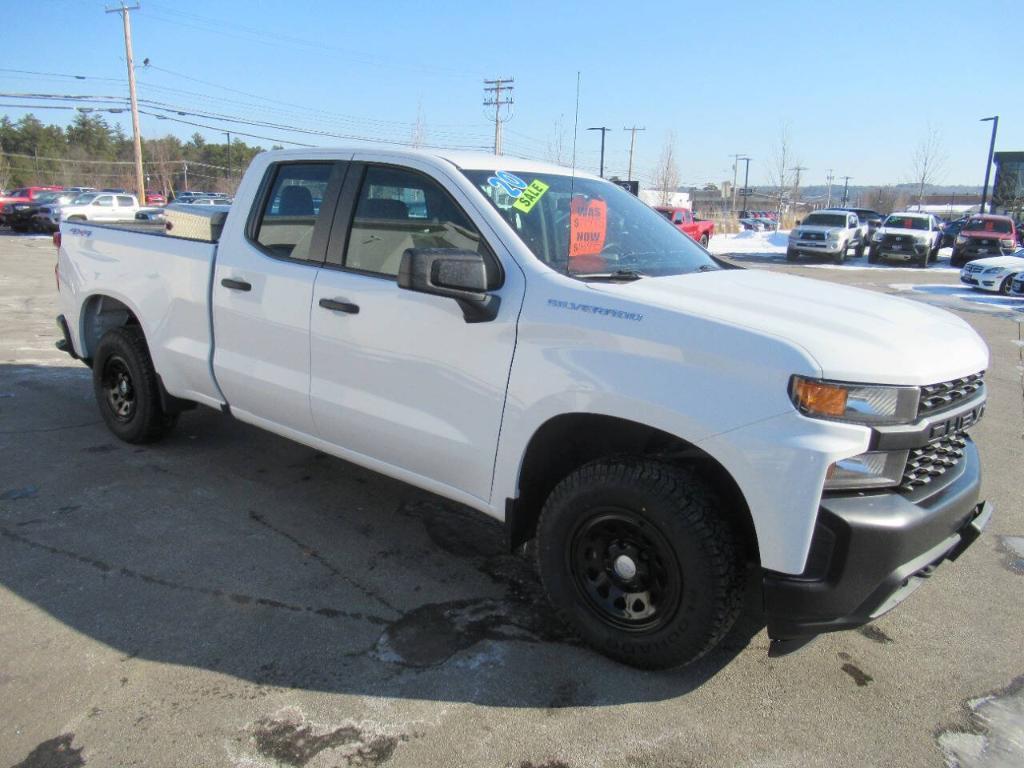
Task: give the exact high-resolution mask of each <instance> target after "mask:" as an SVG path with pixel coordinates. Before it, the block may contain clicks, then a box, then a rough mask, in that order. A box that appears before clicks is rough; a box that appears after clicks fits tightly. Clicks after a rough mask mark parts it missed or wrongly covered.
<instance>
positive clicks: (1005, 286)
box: [999, 275, 1013, 296]
mask: <svg viewBox="0 0 1024 768" xmlns="http://www.w3.org/2000/svg"><path fill="white" fill-rule="evenodd" d="M1012 286H1013V275H1008V276H1007V277H1006V279H1005V280H1003V282H1001V283H1000V284H999V293H1001V294H1002V295H1003V296H1009V295H1010V289H1011V287H1012Z"/></svg>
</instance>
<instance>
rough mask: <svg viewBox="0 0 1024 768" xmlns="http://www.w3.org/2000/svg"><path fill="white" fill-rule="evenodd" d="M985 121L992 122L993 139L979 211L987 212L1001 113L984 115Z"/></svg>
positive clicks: (990, 145) (983, 119) (993, 193)
mask: <svg viewBox="0 0 1024 768" xmlns="http://www.w3.org/2000/svg"><path fill="white" fill-rule="evenodd" d="M981 122H983V123H988V122H991V123H992V140H991V141H990V142H989V145H988V162H987V163H986V164H985V186H984V187H982V188H981V208H980V209H979V210H978V213H984V212H985V198H986V197H988V172H989V171H990V170H992V154H993V153H994V152H995V150H996V131H998V130H999V115H995V116H994V117H983V118H982V119H981ZM992 197H995V190H992Z"/></svg>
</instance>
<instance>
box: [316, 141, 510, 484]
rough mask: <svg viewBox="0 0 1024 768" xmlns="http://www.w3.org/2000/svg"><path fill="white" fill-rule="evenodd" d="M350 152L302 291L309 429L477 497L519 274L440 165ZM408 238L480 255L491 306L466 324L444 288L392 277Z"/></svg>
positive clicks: (494, 434) (493, 430)
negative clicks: (327, 236)
mask: <svg viewBox="0 0 1024 768" xmlns="http://www.w3.org/2000/svg"><path fill="white" fill-rule="evenodd" d="M363 157H366V158H367V162H365V163H359V162H354V163H353V166H352V169H351V170H350V171H349V174H348V180H347V182H346V185H345V190H344V192H343V193H342V197H341V202H340V203H339V206H338V214H337V216H336V218H335V226H334V230H333V232H332V234H331V240H330V247H329V250H328V254H327V261H326V263H325V264H324V267H323V269H322V270H321V271H320V275H319V276H318V278H317V282H316V287H315V289H314V292H313V307H312V315H311V319H310V326H311V334H310V349H311V355H312V360H311V366H312V373H311V381H310V399H311V403H312V409H313V418H314V421H315V423H316V427H317V430H318V433H319V435H320V437H321V438H323V439H324V440H326V441H328V442H330V443H333V444H334V445H335V446H337V447H338V448H339V449H340V450H339V453H341V454H342V455H347V456H348V457H349V458H351V459H352V460H354V461H358V462H360V463H362V464H364V465H367V466H370V467H372V468H374V469H379V470H383V471H389V472H390V473H391V474H393V475H397V476H399V477H403V478H404V479H407V480H410V481H412V482H417V483H418V484H420V485H424V486H426V487H433V488H435V489H437V490H445V491H446V492H447V493H449V494H451V493H452V491H453V490H454V491H459V492H462V493H464V494H467V495H469V496H472V497H474V498H476V499H480V500H483V501H487V500H488V499H489V497H490V489H491V478H492V475H493V468H494V456H495V450H496V448H497V442H498V429H499V427H500V426H501V416H502V408H503V406H504V402H505V388H506V384H507V382H508V374H509V368H510V366H511V364H512V352H513V349H514V346H515V334H516V318H517V315H518V312H519V307H520V305H521V303H522V295H523V280H522V274H521V272H519V270H518V268H516V267H515V266H514V264H513V263H512V260H511V258H510V256H509V254H507V253H506V252H505V251H504V250H503V247H502V246H501V244H500V242H499V241H498V240H497V238H496V237H495V236H494V233H493V232H492V231H491V230H490V229H489V228H488V227H487V226H486V224H484V223H483V222H482V221H481V220H480V218H479V217H478V216H475V215H474V207H473V202H472V199H471V198H470V197H469V195H467V194H466V193H464V192H463V191H462V190H461V189H459V188H458V185H456V184H453V183H451V182H450V180H449V182H448V183H445V181H444V175H443V174H442V172H441V171H439V170H438V169H436V168H434V167H432V166H431V165H429V164H427V163H420V162H419V161H416V160H411V159H410V160H408V161H406V164H404V165H402V166H397V165H388V164H384V163H374V162H371V161H370V159H371V158H373V155H364V156H363ZM359 158H360V155H358V154H357V155H356V156H355V159H356V160H358V159H359ZM451 173H452V174H458V171H456V170H455V169H454V168H452V169H451ZM481 202H482V201H481ZM407 248H457V249H462V250H470V251H475V252H478V253H480V254H481V255H484V257H485V259H488V260H492V261H491V263H492V265H495V266H496V267H497V271H496V273H495V274H499V275H501V280H500V285H498V286H496V287H495V289H494V291H493V293H495V294H497V295H498V296H500V298H501V303H500V305H499V309H498V314H497V317H495V318H494V319H493V320H490V321H487V322H477V323H469V322H467V321H466V319H465V318H464V316H463V313H462V310H461V309H460V307H459V305H458V304H457V303H456V302H455V301H454V300H453V299H450V298H445V297H441V296H432V295H426V294H422V293H415V292H413V291H408V290H403V289H401V288H399V287H398V283H397V279H396V277H397V274H398V268H399V265H400V263H401V258H402V253H403V252H404V251H405V250H406V249H407ZM395 470H399V471H397V472H396V471H395ZM424 480H426V482H425V481H424ZM441 486H443V488H442V487H441ZM452 495H455V496H457V495H458V494H452Z"/></svg>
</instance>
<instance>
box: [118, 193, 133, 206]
mask: <svg viewBox="0 0 1024 768" xmlns="http://www.w3.org/2000/svg"><path fill="white" fill-rule="evenodd" d="M117 204H118V205H123V206H127V207H131V206H133V205H135V201H134V200H132V199H131V198H130V197H128V196H127V195H118V196H117Z"/></svg>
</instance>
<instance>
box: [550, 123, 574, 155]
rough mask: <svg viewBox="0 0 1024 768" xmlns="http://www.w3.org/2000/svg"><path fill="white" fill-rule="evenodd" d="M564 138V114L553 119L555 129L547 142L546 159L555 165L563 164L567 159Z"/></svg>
mask: <svg viewBox="0 0 1024 768" xmlns="http://www.w3.org/2000/svg"><path fill="white" fill-rule="evenodd" d="M569 159H570V158H569V156H568V151H567V148H566V139H565V115H559V116H558V119H557V120H555V130H554V133H552V135H551V141H549V142H548V160H549V161H550V162H552V163H554V164H555V165H565V164H566V162H567V161H568V160H569Z"/></svg>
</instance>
